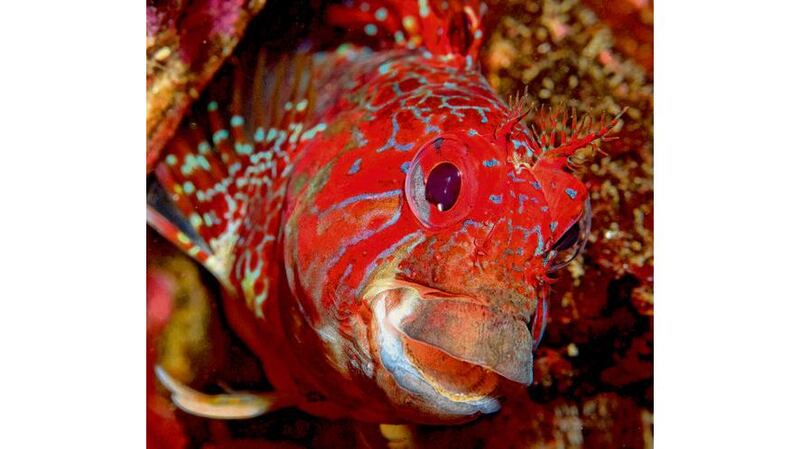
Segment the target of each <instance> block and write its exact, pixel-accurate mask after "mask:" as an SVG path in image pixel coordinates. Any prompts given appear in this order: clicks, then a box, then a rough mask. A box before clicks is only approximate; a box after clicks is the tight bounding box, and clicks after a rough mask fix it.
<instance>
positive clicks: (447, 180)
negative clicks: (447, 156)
mask: <svg viewBox="0 0 800 449" xmlns="http://www.w3.org/2000/svg"><path fill="white" fill-rule="evenodd" d="M459 192H461V172H459V171H458V168H456V166H455V165H453V164H451V163H449V162H443V163H441V164H439V165H437V166H436V167H434V168H433V170H431V172H430V174H429V175H428V181H427V182H426V183H425V199H426V200H428V202H429V203H431V204H433V205H435V206H436V207H437V208H438V209H439V210H440V211H442V212H444V211H446V210H449V209H450V208H452V207H453V205H454V204H456V200H457V199H458V194H459Z"/></svg>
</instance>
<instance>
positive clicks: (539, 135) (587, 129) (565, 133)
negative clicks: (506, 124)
mask: <svg viewBox="0 0 800 449" xmlns="http://www.w3.org/2000/svg"><path fill="white" fill-rule="evenodd" d="M626 110H627V108H625V109H623V110H622V111H621V112H620V113H619V114H617V115H616V116H614V118H613V119H611V120H608V119H607V118H606V115H605V114H601V115H600V119H599V120H595V119H594V117H593V116H592V115H590V114H585V115H583V116H582V117H580V118H578V114H577V113H576V111H575V109H574V108H573V109H571V110H570V111H567V109H566V107H564V106H563V105H557V106H555V107H547V108H545V107H544V106H540V107H539V108H537V109H536V110H535V112H534V114H533V123H532V124H531V131H532V133H533V136H534V140H535V143H536V145H537V146H538V147H539V150H540V154H541V158H542V159H548V160H562V161H563V163H564V164H567V163H575V162H577V161H575V160H570V158H571V157H572V156H573V155H575V154H576V152H577V151H578V150H580V149H582V148H586V147H589V148H590V149H591V151H599V148H600V147H599V145H600V143H602V142H607V141H610V140H614V139H616V138H615V137H611V136H610V135H609V134H610V133H611V132H612V131H613V130H614V128H615V127H616V126H617V124H618V123H619V121H620V119H621V117H622V115H623V114H624V113H625V111H626Z"/></svg>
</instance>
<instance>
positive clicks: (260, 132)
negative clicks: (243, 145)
mask: <svg viewBox="0 0 800 449" xmlns="http://www.w3.org/2000/svg"><path fill="white" fill-rule="evenodd" d="M253 139H255V141H256V142H261V141H263V140H264V128H262V127H260V126H259V127H258V129H256V133H255V135H253Z"/></svg>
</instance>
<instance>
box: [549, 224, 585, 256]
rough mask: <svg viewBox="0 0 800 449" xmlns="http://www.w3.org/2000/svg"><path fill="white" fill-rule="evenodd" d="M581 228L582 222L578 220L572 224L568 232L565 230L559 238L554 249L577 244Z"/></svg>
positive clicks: (557, 249) (567, 247) (561, 249)
mask: <svg viewBox="0 0 800 449" xmlns="http://www.w3.org/2000/svg"><path fill="white" fill-rule="evenodd" d="M580 228H581V226H580V223H578V222H575V224H573V225H572V226H570V228H569V229H567V232H565V233H564V234H563V235H562V236H561V237H560V238H559V239H558V241H557V242H556V244H555V245H553V250H554V251H563V250H565V249H570V248H572V246H573V245H575V243H577V242H578V235H579V234H580Z"/></svg>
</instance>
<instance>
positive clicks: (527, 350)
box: [389, 294, 533, 385]
mask: <svg viewBox="0 0 800 449" xmlns="http://www.w3.org/2000/svg"><path fill="white" fill-rule="evenodd" d="M396 306H397V307H401V308H402V309H405V310H406V312H405V313H401V314H392V313H390V314H389V320H390V322H391V324H392V326H393V327H395V329H397V330H398V331H399V332H400V333H401V334H402V335H403V336H404V337H406V338H409V339H411V340H414V341H415V342H421V343H423V344H426V345H429V346H432V347H434V348H436V349H438V350H440V351H442V352H444V353H445V354H447V355H448V356H450V357H453V358H455V359H457V360H461V361H464V362H467V363H470V364H474V365H477V366H481V367H484V368H486V369H488V370H491V371H493V372H495V373H497V374H499V375H501V376H503V377H505V378H507V379H509V380H511V381H514V382H517V383H520V384H523V385H530V384H531V382H533V338H532V336H531V333H530V330H529V328H528V325H527V324H526V323H525V322H523V321H522V320H520V319H518V318H515V317H512V316H509V315H506V314H501V313H497V312H494V311H493V310H491V309H490V308H489V307H486V306H483V305H480V304H476V303H474V302H468V301H463V300H459V299H457V298H430V297H427V298H425V299H422V298H420V295H418V294H416V295H413V294H412V295H409V294H404V295H402V299H400V303H398V304H396Z"/></svg>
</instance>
